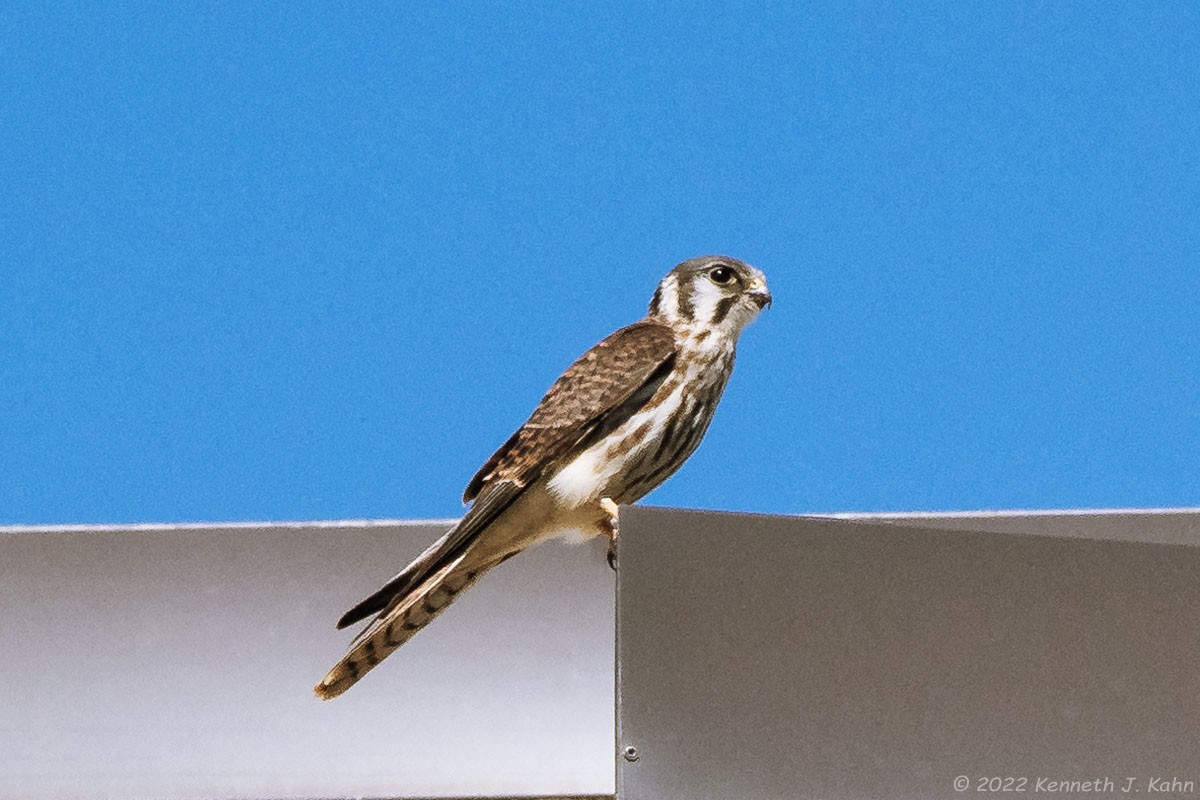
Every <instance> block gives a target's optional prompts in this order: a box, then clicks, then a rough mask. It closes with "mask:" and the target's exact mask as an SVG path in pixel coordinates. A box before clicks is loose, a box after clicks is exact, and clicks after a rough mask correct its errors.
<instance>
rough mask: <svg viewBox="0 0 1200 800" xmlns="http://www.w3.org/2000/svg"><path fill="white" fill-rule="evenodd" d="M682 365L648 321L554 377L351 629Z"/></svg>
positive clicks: (352, 617) (661, 331)
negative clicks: (449, 520) (444, 520)
mask: <svg viewBox="0 0 1200 800" xmlns="http://www.w3.org/2000/svg"><path fill="white" fill-rule="evenodd" d="M674 364H675V337H674V336H673V335H672V334H671V330H670V329H669V328H667V327H666V326H665V325H660V324H658V323H656V322H649V321H646V320H642V321H641V322H635V323H634V324H632V325H630V326H628V327H625V328H622V329H621V330H619V331H617V332H616V333H614V334H612V335H611V336H609V337H608V338H607V339H605V340H604V341H602V342H600V343H599V344H597V345H596V346H595V347H593V348H592V349H591V350H589V351H587V352H586V353H584V354H583V355H582V356H581V357H580V358H579V360H578V361H576V362H575V363H574V364H572V365H571V366H570V367H568V368H567V371H566V372H564V373H563V374H562V376H561V377H560V378H559V379H558V380H557V381H555V382H554V385H553V386H551V387H550V390H549V391H548V392H546V395H545V396H544V397H543V398H542V400H541V402H540V403H538V406H537V408H536V409H534V412H533V415H532V416H531V417H530V418H529V419H528V420H527V421H526V422H525V424H524V425H522V426H521V427H520V428H519V429H518V430H517V432H516V433H514V434H513V435H512V436H510V437H509V438H508V441H507V442H505V443H504V444H503V445H501V446H500V449H499V450H497V451H496V452H495V453H494V454H493V455H492V457H491V458H489V459H488V460H487V463H485V464H484V465H483V467H481V468H480V470H479V472H477V473H476V474H475V477H473V478H472V479H471V482H470V484H468V486H467V490H466V492H465V493H464V494H463V502H466V503H469V502H471V501H472V500H474V501H475V502H474V503H472V505H471V508H470V509H469V510H468V511H467V513H466V514H465V515H464V516H463V518H462V519H461V520H459V521H458V524H457V525H455V526H454V527H453V528H451V529H450V530H449V531H447V532H446V535H445V536H443V537H442V538H441V539H439V540H438V541H436V542H434V543H433V544H432V545H430V547H429V548H428V549H427V550H426V551H425V552H424V553H422V554H421V555H420V556H418V557H417V559H416V560H415V561H413V563H411V564H409V565H408V566H407V567H405V568H404V570H403V571H402V572H400V574H398V575H396V576H395V577H394V578H392V579H391V580H390V581H388V582H387V583H386V584H385V585H384V586H383V587H382V588H380V589H379V590H378V591H376V592H375V593H374V594H372V595H371V596H370V597H367V598H366V599H364V600H363V601H362V602H360V603H359V604H358V605H356V606H355V607H354V608H352V609H350V610H349V611H347V612H346V613H345V614H344V615H343V616H342V618H341V619H340V620H338V627H339V628H344V627H346V626H347V625H352V624H354V623H355V622H358V621H359V620H362V619H366V618H367V617H369V616H371V615H373V614H377V613H380V612H384V613H386V611H387V609H389V608H390V607H391V606H392V604H393V603H395V602H398V601H399V600H400V598H402V597H403V596H404V595H406V594H407V593H408V592H409V591H410V590H411V589H412V588H413V587H415V586H417V585H418V584H419V583H420V582H421V581H422V580H424V579H425V578H426V577H427V576H429V575H430V574H432V573H433V572H434V571H435V570H437V569H438V568H440V567H441V566H442V565H443V564H445V563H447V562H448V560H449V559H452V558H454V557H456V556H457V555H458V554H459V553H460V552H461V551H462V549H463V548H464V547H466V546H467V544H468V543H470V541H471V540H472V539H474V537H475V536H476V535H477V534H478V533H479V532H480V531H482V530H483V529H484V528H486V527H487V526H488V525H489V524H491V522H492V521H493V520H494V519H495V518H496V517H497V516H499V515H500V513H501V512H503V511H504V509H506V508H508V506H509V505H511V504H512V502H513V501H514V500H516V499H517V497H518V496H519V495H520V494H521V491H522V490H523V489H524V488H525V487H526V486H528V485H529V484H530V483H532V482H533V481H534V480H536V479H537V477H538V476H539V475H540V474H541V473H542V471H543V470H544V469H545V468H546V467H547V466H548V465H550V464H552V463H554V462H556V461H558V460H561V459H563V458H564V457H569V456H570V454H572V453H575V452H578V451H580V450H582V449H585V448H587V447H589V446H591V444H592V443H593V442H595V441H596V440H597V439H599V438H600V437H602V436H604V435H605V434H606V433H608V432H609V431H611V430H614V429H615V428H617V427H618V426H619V425H620V424H621V423H622V422H624V421H625V420H627V419H629V417H631V416H632V415H633V414H634V413H635V412H636V411H637V410H638V409H639V408H641V407H642V406H643V405H645V403H646V402H647V401H648V400H649V399H650V398H651V397H652V396H653V395H654V392H655V391H656V390H657V389H658V387H659V386H660V385H661V384H662V382H663V381H664V380H665V379H666V377H667V374H668V373H670V371H671V368H672V367H673V366H674Z"/></svg>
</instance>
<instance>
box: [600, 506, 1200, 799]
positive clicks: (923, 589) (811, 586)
mask: <svg viewBox="0 0 1200 800" xmlns="http://www.w3.org/2000/svg"><path fill="white" fill-rule="evenodd" d="M643 534H644V535H643ZM1197 545H1200V514H1198V513H1196V512H1194V511H1191V512H1187V511H1179V512H1157V513H1156V512H1098V513H1087V514H1078V513H1076V514H991V515H988V514H982V515H980V514H975V515H934V516H922V515H902V516H899V517H858V518H843V519H819V518H803V517H766V516H751V515H727V514H714V513H700V512H682V511H666V510H661V509H640V508H632V509H629V510H628V511H627V512H626V513H625V514H624V516H623V518H622V540H621V546H620V566H621V569H620V573H619V580H618V589H617V624H618V628H617V630H618V636H617V642H618V650H617V652H618V662H617V663H618V750H619V752H620V753H621V757H620V758H619V759H618V771H619V772H618V774H619V778H618V791H617V796H618V797H619V798H621V800H659V799H660V798H689V800H710V799H711V800H727V798H747V799H748V798H753V799H754V800H770V799H771V798H778V799H779V800H796V799H797V798H810V797H811V798H830V799H836V798H847V799H849V798H856V799H859V800H861V799H862V798H914V799H918V798H919V799H920V800H936V798H943V797H944V798H951V797H962V796H964V795H969V796H980V795H981V794H987V795H1001V794H1008V795H1010V796H1025V795H1035V794H1042V795H1046V794H1054V795H1056V796H1060V797H1084V796H1093V795H1096V794H1105V795H1110V796H1111V795H1118V794H1121V793H1122V792H1123V793H1124V795H1126V796H1129V795H1134V794H1137V793H1141V794H1143V795H1150V794H1153V793H1159V794H1160V796H1161V795H1163V794H1166V795H1168V796H1173V797H1185V796H1193V795H1194V794H1195V793H1196V792H1197V790H1198V787H1200V744H1198V743H1200V547H1198V546H1197ZM668 564H669V565H670V568H669V569H666V568H664V565H668ZM1096 781H1098V783H1097V782H1096ZM1089 782H1092V783H1089Z"/></svg>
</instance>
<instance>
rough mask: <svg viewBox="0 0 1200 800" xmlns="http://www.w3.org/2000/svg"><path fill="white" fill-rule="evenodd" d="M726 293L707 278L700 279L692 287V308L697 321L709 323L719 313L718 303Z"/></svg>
mask: <svg viewBox="0 0 1200 800" xmlns="http://www.w3.org/2000/svg"><path fill="white" fill-rule="evenodd" d="M724 297H725V295H724V293H722V292H721V291H720V290H718V289H717V287H715V286H713V285H712V284H711V283H709V282H708V281H707V280H701V281H698V282H697V283H696V284H695V286H693V288H692V308H693V309H695V314H694V315H693V316H694V318H695V320H696V322H698V323H699V324H701V325H708V324H710V323H711V322H712V320H713V318H714V317H716V315H717V303H719V302H721V299H722V298H724Z"/></svg>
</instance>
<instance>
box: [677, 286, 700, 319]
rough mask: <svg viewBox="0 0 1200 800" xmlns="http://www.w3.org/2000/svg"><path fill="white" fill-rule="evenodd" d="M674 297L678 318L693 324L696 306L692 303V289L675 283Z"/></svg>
mask: <svg viewBox="0 0 1200 800" xmlns="http://www.w3.org/2000/svg"><path fill="white" fill-rule="evenodd" d="M675 286H676V287H677V288H676V291H675V296H676V297H677V298H679V299H678V304H679V316H680V317H682V318H683V319H685V320H687V321H688V322H693V321H695V319H696V305H695V303H693V302H692V287H691V286H685V285H684V284H683V283H681V282H676V284H675Z"/></svg>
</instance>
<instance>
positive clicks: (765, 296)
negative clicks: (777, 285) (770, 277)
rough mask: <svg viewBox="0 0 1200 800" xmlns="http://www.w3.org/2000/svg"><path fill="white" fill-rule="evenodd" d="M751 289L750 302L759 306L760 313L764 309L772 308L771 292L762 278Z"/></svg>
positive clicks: (751, 285)
mask: <svg viewBox="0 0 1200 800" xmlns="http://www.w3.org/2000/svg"><path fill="white" fill-rule="evenodd" d="M749 289H750V292H749V295H750V300H751V302H753V303H754V305H756V306H758V308H759V310H760V311H761V310H762V309H764V308H770V306H771V291H770V290H769V289H768V288H767V283H766V281H764V280H762V279H761V278H759V279H756V280H755V281H754V282H753V283H751V284H750V286H749Z"/></svg>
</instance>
